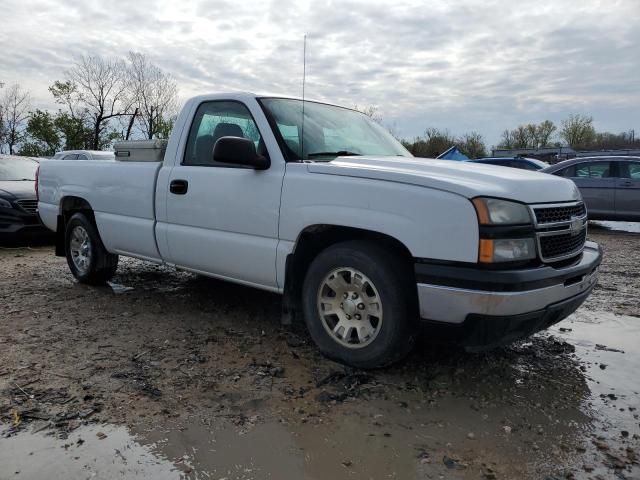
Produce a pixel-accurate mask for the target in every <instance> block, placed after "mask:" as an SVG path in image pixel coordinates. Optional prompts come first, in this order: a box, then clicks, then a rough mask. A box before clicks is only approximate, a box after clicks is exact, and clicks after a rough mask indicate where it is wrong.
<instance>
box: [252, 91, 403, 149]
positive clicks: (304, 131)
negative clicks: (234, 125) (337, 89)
mask: <svg viewBox="0 0 640 480" xmlns="http://www.w3.org/2000/svg"><path fill="white" fill-rule="evenodd" d="M260 103H261V104H262V105H263V107H264V108H265V109H266V110H267V112H268V113H269V114H270V115H271V117H272V118H273V120H274V121H275V123H276V126H277V127H278V131H279V133H280V135H281V136H282V140H283V141H284V145H285V151H286V155H287V157H288V159H289V160H301V159H302V160H314V161H331V160H333V159H334V158H335V157H338V156H357V155H379V156H401V157H411V156H412V155H411V154H410V153H409V152H408V151H407V150H406V149H405V148H404V147H403V146H402V145H401V144H400V142H398V141H397V140H396V139H395V138H393V136H392V135H391V134H390V133H389V132H387V131H386V130H385V129H384V128H383V127H382V126H380V125H378V124H377V123H376V122H374V121H373V120H371V119H370V118H369V117H367V116H366V115H364V114H362V113H360V112H357V111H355V110H350V109H348V108H343V107H336V106H334V105H326V104H323V103H316V102H307V101H305V102H304V126H303V122H302V111H303V109H302V104H303V102H302V100H294V99H285V98H262V99H260ZM301 139H302V141H301Z"/></svg>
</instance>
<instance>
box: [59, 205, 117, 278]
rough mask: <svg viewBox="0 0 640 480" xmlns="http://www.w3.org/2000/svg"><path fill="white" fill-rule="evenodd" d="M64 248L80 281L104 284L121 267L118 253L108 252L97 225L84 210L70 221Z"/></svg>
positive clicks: (72, 271) (68, 260) (69, 263)
mask: <svg viewBox="0 0 640 480" xmlns="http://www.w3.org/2000/svg"><path fill="white" fill-rule="evenodd" d="M65 252H66V257H67V264H68V265H69V269H70V270H71V273H73V276H74V277H76V279H77V280H78V281H79V282H81V283H87V284H91V285H100V284H103V283H105V282H107V281H108V280H110V279H111V278H112V277H113V275H114V274H115V272H116V269H117V268H118V255H114V254H111V253H109V252H107V250H106V249H105V248H104V245H103V244H102V240H100V236H99V235H98V231H97V229H96V227H95V226H94V225H93V223H91V222H90V221H89V220H88V219H87V217H86V216H85V215H84V214H82V213H76V214H74V215H73V216H72V217H71V219H69V221H68V222H67V226H66V229H65Z"/></svg>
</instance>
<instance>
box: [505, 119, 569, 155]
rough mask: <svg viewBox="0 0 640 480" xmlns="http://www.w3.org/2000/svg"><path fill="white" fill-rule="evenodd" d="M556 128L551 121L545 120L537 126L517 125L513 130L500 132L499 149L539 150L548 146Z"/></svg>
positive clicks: (531, 124) (528, 124)
mask: <svg viewBox="0 0 640 480" xmlns="http://www.w3.org/2000/svg"><path fill="white" fill-rule="evenodd" d="M556 130H557V128H556V126H555V125H554V124H553V122H552V121H551V120H545V121H544V122H541V123H539V124H537V125H536V124H535V123H527V124H525V125H519V126H518V127H517V128H514V129H513V130H505V131H504V132H502V140H501V141H500V144H499V145H498V147H499V148H507V149H512V148H540V147H546V146H548V145H549V144H550V141H551V138H552V137H553V134H554V132H555V131H556Z"/></svg>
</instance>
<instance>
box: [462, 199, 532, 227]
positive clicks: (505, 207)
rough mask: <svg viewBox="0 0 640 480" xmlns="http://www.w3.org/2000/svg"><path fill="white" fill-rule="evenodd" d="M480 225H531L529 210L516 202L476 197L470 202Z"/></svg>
mask: <svg viewBox="0 0 640 480" xmlns="http://www.w3.org/2000/svg"><path fill="white" fill-rule="evenodd" d="M472 202H473V206H474V207H475V208H476V213H477V214H478V222H479V223H480V225H522V224H527V223H531V215H530V214H529V208H528V207H527V206H526V205H524V204H522V203H517V202H510V201H508V200H500V199H498V198H485V197H478V198H474V199H473V200H472Z"/></svg>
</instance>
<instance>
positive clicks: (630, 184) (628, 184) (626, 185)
mask: <svg viewBox="0 0 640 480" xmlns="http://www.w3.org/2000/svg"><path fill="white" fill-rule="evenodd" d="M620 186H622V187H633V182H630V181H628V180H627V181H626V182H622V183H621V184H620Z"/></svg>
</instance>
